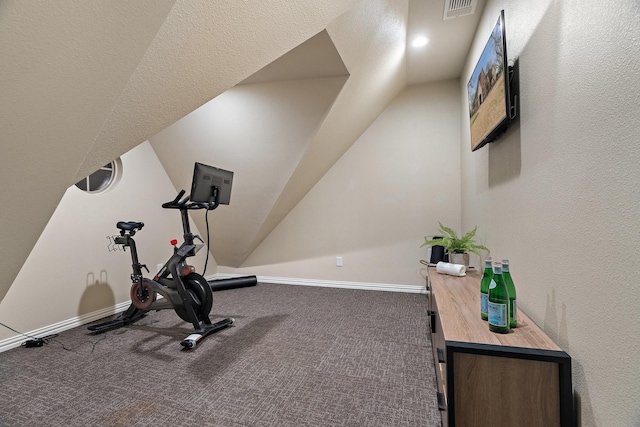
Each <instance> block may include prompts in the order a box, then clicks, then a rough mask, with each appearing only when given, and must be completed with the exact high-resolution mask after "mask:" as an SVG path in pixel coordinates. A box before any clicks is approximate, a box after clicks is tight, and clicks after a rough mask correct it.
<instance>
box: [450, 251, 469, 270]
mask: <svg viewBox="0 0 640 427" xmlns="http://www.w3.org/2000/svg"><path fill="white" fill-rule="evenodd" d="M449 262H450V263H451V264H462V265H464V266H465V267H469V254H468V253H466V252H465V253H463V254H457V253H455V252H451V253H449Z"/></svg>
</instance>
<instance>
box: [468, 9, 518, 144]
mask: <svg viewBox="0 0 640 427" xmlns="http://www.w3.org/2000/svg"><path fill="white" fill-rule="evenodd" d="M506 58H507V56H506V43H505V31H504V12H501V13H500V17H499V18H498V22H497V23H496V25H495V27H493V31H492V32H491V36H490V37H489V40H488V41H487V44H486V45H485V47H484V50H483V51H482V55H480V59H479V60H478V63H477V65H476V67H475V69H474V70H473V74H472V75H471V78H470V79H469V83H468V84H467V93H468V102H469V122H470V126H471V150H477V149H478V148H480V147H482V146H483V145H485V144H486V143H487V142H491V141H493V140H494V139H496V137H497V136H498V135H499V134H500V133H501V132H502V131H504V129H505V127H506V125H507V124H508V121H509V116H508V114H507V113H508V111H509V93H508V92H509V85H508V66H507V63H506V62H507V59H506Z"/></svg>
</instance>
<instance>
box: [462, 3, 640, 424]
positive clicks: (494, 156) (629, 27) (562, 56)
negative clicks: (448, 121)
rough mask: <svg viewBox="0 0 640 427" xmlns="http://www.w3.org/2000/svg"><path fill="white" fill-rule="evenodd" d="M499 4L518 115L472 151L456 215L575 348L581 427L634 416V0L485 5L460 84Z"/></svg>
mask: <svg viewBox="0 0 640 427" xmlns="http://www.w3.org/2000/svg"><path fill="white" fill-rule="evenodd" d="M500 9H505V18H506V22H507V38H508V43H509V44H508V53H509V57H510V58H512V59H513V58H519V65H520V110H521V111H520V119H519V122H518V123H516V124H515V125H514V126H513V127H512V129H510V130H509V131H508V132H507V134H506V135H505V137H504V138H502V139H501V140H500V141H499V142H497V143H494V144H490V145H489V146H487V147H485V148H483V149H481V150H480V151H478V152H473V153H472V152H470V149H469V146H470V145H469V132H468V130H467V129H468V123H469V119H468V115H467V114H466V113H465V114H463V120H462V126H461V129H462V137H461V155H462V157H461V158H462V223H463V225H464V226H465V227H472V226H474V225H476V224H478V225H481V226H483V228H484V232H485V234H486V239H487V244H488V245H489V246H490V247H491V249H492V252H493V255H494V257H498V258H499V257H508V258H510V259H511V265H512V271H513V276H514V279H515V282H516V286H517V289H518V299H519V303H520V307H521V308H522V309H523V310H524V311H525V312H527V314H529V315H530V316H531V317H532V319H533V320H534V321H535V322H536V323H537V324H538V325H540V326H541V327H542V328H543V329H544V330H545V331H546V332H547V334H549V335H550V336H551V337H552V338H553V339H554V340H555V341H556V342H557V343H558V344H559V345H560V346H561V347H562V348H563V349H564V350H566V351H567V352H568V353H569V354H570V355H571V356H572V358H573V383H574V387H575V392H576V395H577V400H578V403H579V421H580V424H579V425H583V426H603V427H605V426H638V425H640V409H638V400H639V398H640V339H639V337H640V316H638V315H637V313H638V308H639V307H640V293H639V292H638V284H637V282H638V281H637V279H636V277H635V273H636V272H635V268H634V265H635V259H634V258H635V256H637V255H638V254H639V253H640V243H639V242H640V239H639V238H640V220H639V218H638V212H640V191H638V185H639V184H638V183H639V182H640V167H639V166H638V164H639V162H640V144H639V143H638V141H639V140H640V131H638V123H637V121H638V117H640V102H639V99H640V80H639V78H638V77H639V76H640V62H639V61H638V58H640V44H638V43H637V37H638V34H640V19H639V18H640V9H638V3H637V2H635V1H632V0H627V1H623V0H620V1H614V2H606V3H604V2H600V1H597V0H587V1H582V2H578V1H563V2H554V1H539V2H509V1H489V3H488V5H487V7H486V10H485V12H484V17H483V20H482V22H481V24H480V26H479V28H478V33H477V36H476V41H475V43H474V45H473V47H472V49H471V52H470V57H469V61H468V63H467V66H466V69H465V71H464V72H463V75H462V77H461V87H460V92H461V99H460V102H461V104H462V108H463V109H465V108H466V82H467V80H468V78H469V75H470V74H471V71H472V68H473V65H474V64H475V61H476V59H477V57H478V56H479V54H480V51H481V49H482V46H483V45H484V43H485V41H486V39H487V37H488V34H489V31H490V28H491V27H492V26H493V24H494V23H495V20H496V19H497V16H498V13H499V11H500Z"/></svg>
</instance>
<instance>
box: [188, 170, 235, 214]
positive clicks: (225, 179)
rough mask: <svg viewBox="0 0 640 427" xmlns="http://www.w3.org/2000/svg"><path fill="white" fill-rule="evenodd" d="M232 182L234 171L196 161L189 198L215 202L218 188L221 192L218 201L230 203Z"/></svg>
mask: <svg viewBox="0 0 640 427" xmlns="http://www.w3.org/2000/svg"><path fill="white" fill-rule="evenodd" d="M232 184H233V172H230V171H227V170H224V169H219V168H216V167H213V166H208V165H205V164H202V163H197V162H196V164H195V167H194V169H193V181H192V182H191V195H190V197H189V198H190V199H191V201H192V202H196V203H213V202H214V200H215V191H214V189H215V188H217V189H218V191H219V192H220V199H219V202H218V203H219V204H221V205H228V204H229V202H230V201H231V185H232Z"/></svg>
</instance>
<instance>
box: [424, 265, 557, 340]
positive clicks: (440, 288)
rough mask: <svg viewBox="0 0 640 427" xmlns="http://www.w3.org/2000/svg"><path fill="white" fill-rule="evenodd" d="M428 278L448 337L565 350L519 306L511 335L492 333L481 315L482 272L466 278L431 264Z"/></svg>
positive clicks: (473, 273)
mask: <svg viewBox="0 0 640 427" xmlns="http://www.w3.org/2000/svg"><path fill="white" fill-rule="evenodd" d="M429 278H430V280H431V286H432V292H433V296H434V298H435V302H436V304H437V307H438V315H439V316H440V322H441V325H442V331H443V335H444V339H445V340H447V341H460V342H469V343H478V344H493V345H503V346H511V347H524V348H532V349H544V350H556V351H562V350H561V349H560V347H558V345H557V344H556V343H554V342H553V341H552V340H551V339H550V338H549V337H548V336H547V335H546V334H545V333H544V332H543V331H542V330H541V329H540V328H539V327H538V326H537V325H536V324H535V323H533V321H531V319H529V317H528V316H527V315H526V314H525V313H523V312H522V310H520V309H518V313H517V321H518V327H517V328H514V329H512V330H511V332H510V333H508V334H498V333H494V332H491V331H490V330H489V325H488V323H487V321H485V320H482V319H481V318H480V279H481V278H482V274H481V273H480V272H478V271H475V270H471V271H467V275H466V276H465V277H456V276H449V275H446V274H440V273H438V272H436V270H435V268H433V267H430V268H429ZM516 286H517V284H516Z"/></svg>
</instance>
